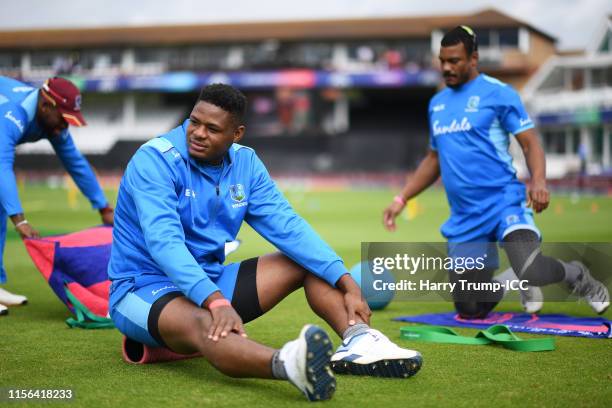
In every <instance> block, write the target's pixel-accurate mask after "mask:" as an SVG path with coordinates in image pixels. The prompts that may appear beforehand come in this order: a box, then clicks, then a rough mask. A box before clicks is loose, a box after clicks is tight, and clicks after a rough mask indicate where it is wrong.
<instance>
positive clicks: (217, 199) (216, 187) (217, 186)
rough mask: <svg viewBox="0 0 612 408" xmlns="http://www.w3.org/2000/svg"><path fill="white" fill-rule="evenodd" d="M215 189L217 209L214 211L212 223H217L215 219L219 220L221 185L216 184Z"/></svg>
mask: <svg viewBox="0 0 612 408" xmlns="http://www.w3.org/2000/svg"><path fill="white" fill-rule="evenodd" d="M215 191H216V192H217V198H216V201H215V209H214V211H213V216H212V219H211V222H210V225H211V226H212V225H215V221H217V211H218V210H219V185H216V186H215Z"/></svg>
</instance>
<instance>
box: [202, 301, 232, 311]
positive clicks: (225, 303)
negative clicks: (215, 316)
mask: <svg viewBox="0 0 612 408" xmlns="http://www.w3.org/2000/svg"><path fill="white" fill-rule="evenodd" d="M231 305H232V304H231V302H230V301H229V300H227V299H215V300H213V301H212V302H210V303H209V304H208V310H213V309H216V308H218V307H223V306H231Z"/></svg>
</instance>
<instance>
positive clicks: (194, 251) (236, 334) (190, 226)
mask: <svg viewBox="0 0 612 408" xmlns="http://www.w3.org/2000/svg"><path fill="white" fill-rule="evenodd" d="M245 107H246V98H245V96H244V95H243V94H242V93H240V92H239V91H238V90H236V89H234V88H232V87H231V86H228V85H221V84H215V85H209V86H207V87H205V88H204V89H203V90H202V92H201V94H200V96H199V98H198V101H197V102H196V104H195V106H194V108H193V111H192V112H191V115H190V117H189V119H188V120H186V121H185V122H184V123H183V124H182V125H181V126H179V127H177V128H175V129H173V130H171V131H170V132H169V133H167V134H165V135H163V136H161V137H158V138H155V139H152V140H150V141H149V142H148V143H146V144H144V145H143V146H142V147H141V148H140V149H139V150H138V151H137V152H136V154H135V155H134V157H132V159H131V161H130V163H129V164H128V167H127V169H126V172H125V174H124V176H123V179H122V181H121V185H120V187H119V197H118V202H117V209H116V213H115V229H114V232H113V247H112V254H111V259H110V263H109V269H108V272H109V276H110V279H111V280H112V286H111V294H110V313H111V317H112V319H113V321H114V322H115V324H116V326H117V328H118V329H119V330H120V331H121V332H122V333H123V334H125V335H126V336H128V337H129V338H131V339H133V340H136V341H140V342H142V343H145V344H148V345H150V346H165V347H168V348H169V349H171V350H173V351H175V352H178V353H184V354H191V353H194V352H196V351H199V352H201V353H202V355H203V356H204V357H205V358H206V359H207V360H208V361H209V362H210V363H211V364H212V365H213V366H215V367H216V368H217V369H218V370H220V371H221V372H223V373H225V374H227V375H229V376H232V377H259V378H277V379H284V380H289V381H290V382H291V383H292V384H293V385H295V386H296V387H297V388H298V389H299V390H300V391H302V392H303V393H304V394H305V395H306V397H307V398H308V399H309V400H311V401H315V400H325V399H329V398H331V396H332V394H333V392H334V390H335V387H336V382H335V379H334V375H333V373H332V371H331V369H330V362H331V365H332V367H333V368H334V370H335V371H336V372H339V373H347V374H364V375H374V376H383V377H400V378H404V377H409V376H411V375H413V374H415V373H416V372H417V371H418V370H419V368H420V366H421V362H422V359H421V355H420V354H419V353H418V352H416V351H412V350H407V349H402V348H400V347H398V346H397V345H395V344H394V343H392V342H391V341H390V340H389V339H388V338H387V337H385V336H384V335H383V334H382V333H381V332H379V331H377V330H374V329H372V328H370V327H369V326H368V323H369V318H370V314H371V312H370V309H369V308H368V305H367V303H366V302H365V301H364V300H363V298H362V296H361V292H360V289H359V287H358V286H357V284H356V283H355V281H353V279H352V278H351V276H350V275H349V274H348V272H347V270H346V268H345V266H344V264H343V262H342V260H341V259H340V258H339V257H338V255H336V254H335V253H334V251H333V250H332V249H331V248H330V247H329V246H328V245H327V244H326V243H325V242H323V241H322V240H321V238H320V237H319V236H318V235H317V234H316V233H315V232H314V230H313V229H312V228H311V227H310V226H309V225H308V224H307V223H306V222H305V221H304V220H303V219H302V218H301V217H300V216H298V215H297V214H296V213H295V212H294V210H293V209H292V208H291V206H290V205H289V204H288V202H287V201H286V200H285V198H284V197H283V196H282V194H281V193H280V192H279V191H278V189H277V188H276V186H275V184H274V182H273V181H272V180H271V178H270V176H269V174H268V172H267V171H266V168H265V167H264V165H263V163H262V162H261V161H260V159H259V158H258V157H257V155H256V154H255V152H254V151H253V150H252V149H250V148H248V147H244V146H241V145H239V144H237V142H239V141H240V139H241V138H242V136H243V134H244V132H245V126H244V125H243V116H244V112H245ZM243 221H246V222H247V223H248V224H249V225H250V226H251V227H253V228H254V229H255V230H256V231H257V232H258V233H259V234H261V235H262V236H263V237H264V238H266V239H267V240H268V241H270V242H271V243H273V244H274V245H275V246H276V247H277V248H278V249H279V250H280V252H277V253H274V254H268V255H264V256H261V257H259V258H253V259H249V260H245V261H243V262H241V263H234V264H229V265H224V264H223V262H224V260H225V255H224V246H225V243H226V242H229V241H232V240H234V239H235V238H236V235H237V234H238V231H239V230H240V227H241V225H242V222H243ZM300 287H304V290H305V293H306V298H307V300H308V303H309V305H310V307H311V308H312V310H313V311H314V312H315V313H317V314H318V315H319V316H321V317H322V318H323V319H324V320H325V321H326V322H327V323H329V325H330V326H331V327H332V328H333V329H334V331H335V332H336V333H337V334H338V335H339V336H341V337H342V339H343V343H342V345H341V346H340V348H339V349H338V350H337V351H336V353H335V354H333V352H332V344H331V341H330V339H329V337H328V335H327V334H326V333H325V331H324V330H323V329H321V328H319V327H316V326H312V325H307V326H305V327H304V328H303V329H302V331H301V333H300V334H299V336H298V338H297V339H295V340H293V341H290V342H288V343H286V344H285V345H284V346H283V347H282V348H281V349H280V350H275V349H272V348H270V347H267V346H264V345H262V344H259V343H257V342H255V341H253V340H251V339H249V338H247V335H246V333H245V330H244V327H243V323H246V322H248V321H251V320H253V319H256V318H257V317H259V316H261V315H263V314H264V313H265V312H267V311H269V310H270V309H272V308H273V307H274V306H275V305H276V304H277V303H279V302H280V301H281V300H282V299H283V298H284V297H285V296H287V295H288V294H290V293H291V292H293V291H294V290H296V289H297V288H300ZM332 354H333V355H332Z"/></svg>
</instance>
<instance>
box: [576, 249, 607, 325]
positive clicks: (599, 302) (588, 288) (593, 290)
mask: <svg viewBox="0 0 612 408" xmlns="http://www.w3.org/2000/svg"><path fill="white" fill-rule="evenodd" d="M570 264H572V265H575V266H577V267H578V268H580V270H581V271H582V273H581V274H580V277H579V278H578V279H577V280H576V282H574V283H572V284H570V285H569V287H570V289H572V293H575V294H577V295H578V296H580V297H581V298H583V299H585V300H586V301H587V303H588V304H589V305H590V306H591V308H592V309H593V310H594V311H595V312H596V313H597V314H602V313H604V312H605V311H606V310H607V309H608V307H609V306H610V293H609V292H608V288H606V286H605V285H604V284H603V283H601V282H600V281H598V280H597V279H595V278H594V277H593V276H591V273H590V272H589V269H588V268H587V267H586V266H585V265H584V264H583V263H582V262H579V261H572V262H570Z"/></svg>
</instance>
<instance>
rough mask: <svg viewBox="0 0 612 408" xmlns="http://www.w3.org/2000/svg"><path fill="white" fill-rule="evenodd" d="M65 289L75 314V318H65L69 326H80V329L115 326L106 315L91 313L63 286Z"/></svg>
mask: <svg viewBox="0 0 612 408" xmlns="http://www.w3.org/2000/svg"><path fill="white" fill-rule="evenodd" d="M64 290H65V291H66V296H67V297H68V300H70V303H72V308H73V309H74V314H75V315H76V319H73V318H72V317H69V318H67V319H66V324H67V325H68V326H69V327H70V328H75V327H80V328H82V329H111V328H113V327H115V325H114V324H113V321H112V320H111V319H109V318H107V317H100V316H96V315H95V314H93V313H92V312H91V311H90V310H89V309H88V308H87V307H86V306H85V305H84V304H82V303H81V302H79V301H78V299H77V298H76V297H75V296H74V295H73V294H72V293H71V292H70V291H69V290H68V288H67V287H64Z"/></svg>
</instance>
